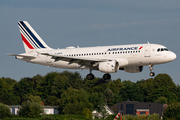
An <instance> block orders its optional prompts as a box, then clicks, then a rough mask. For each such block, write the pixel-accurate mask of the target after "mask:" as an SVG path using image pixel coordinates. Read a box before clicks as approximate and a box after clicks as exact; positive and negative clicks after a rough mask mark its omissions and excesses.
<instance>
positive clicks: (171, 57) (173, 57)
mask: <svg viewBox="0 0 180 120" xmlns="http://www.w3.org/2000/svg"><path fill="white" fill-rule="evenodd" d="M176 57H177V56H176V54H175V53H173V52H172V53H171V55H170V59H171V60H172V61H173V60H175V59H176Z"/></svg>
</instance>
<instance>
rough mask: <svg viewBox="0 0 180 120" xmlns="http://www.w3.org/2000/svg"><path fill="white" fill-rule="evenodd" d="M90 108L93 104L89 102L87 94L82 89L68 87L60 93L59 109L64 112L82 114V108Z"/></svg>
mask: <svg viewBox="0 0 180 120" xmlns="http://www.w3.org/2000/svg"><path fill="white" fill-rule="evenodd" d="M85 108H88V109H90V110H92V108H93V105H92V104H91V103H90V102H89V94H88V93H86V91H84V90H77V89H72V88H68V90H67V91H65V92H63V94H62V95H61V100H60V106H59V111H60V113H65V114H82V111H83V109H85Z"/></svg>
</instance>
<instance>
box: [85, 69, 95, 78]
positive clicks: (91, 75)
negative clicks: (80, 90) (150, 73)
mask: <svg viewBox="0 0 180 120" xmlns="http://www.w3.org/2000/svg"><path fill="white" fill-rule="evenodd" d="M89 71H90V73H89V74H87V76H86V79H88V80H93V79H94V75H93V74H92V67H90V69H89Z"/></svg>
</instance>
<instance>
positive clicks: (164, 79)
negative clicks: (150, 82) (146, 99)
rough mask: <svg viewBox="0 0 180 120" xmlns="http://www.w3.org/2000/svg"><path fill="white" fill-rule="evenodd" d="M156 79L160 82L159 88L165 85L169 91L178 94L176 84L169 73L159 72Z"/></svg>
mask: <svg viewBox="0 0 180 120" xmlns="http://www.w3.org/2000/svg"><path fill="white" fill-rule="evenodd" d="M154 80H155V81H156V82H157V83H158V84H157V85H158V88H162V87H165V88H167V89H168V90H169V91H171V92H173V93H175V94H176V85H175V83H174V82H173V80H172V78H171V77H170V76H169V75H167V74H158V75H157V76H156V77H155V78H154Z"/></svg>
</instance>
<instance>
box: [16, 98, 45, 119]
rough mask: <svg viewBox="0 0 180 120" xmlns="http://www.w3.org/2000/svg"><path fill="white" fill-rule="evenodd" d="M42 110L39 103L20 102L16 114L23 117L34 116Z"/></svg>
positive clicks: (38, 114)
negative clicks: (20, 104)
mask: <svg viewBox="0 0 180 120" xmlns="http://www.w3.org/2000/svg"><path fill="white" fill-rule="evenodd" d="M43 112H44V111H43V107H42V106H41V104H38V103H35V102H30V101H27V102H23V103H22V106H21V107H20V108H19V111H18V115H19V116H23V117H31V118H36V117H38V116H40V114H42V113H43Z"/></svg>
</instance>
